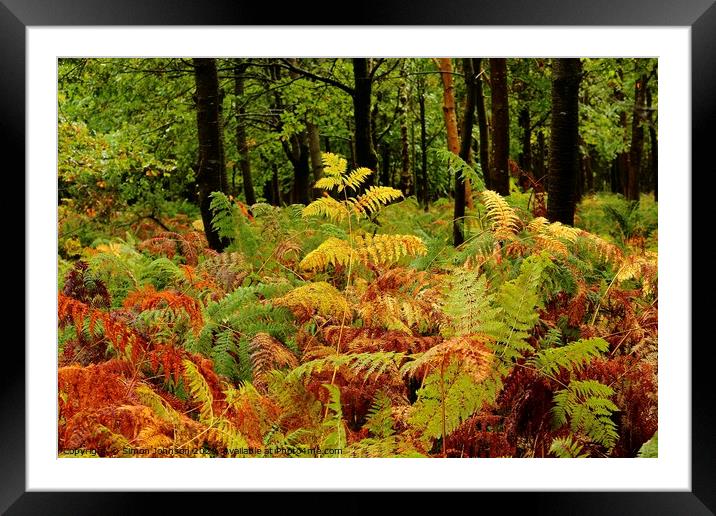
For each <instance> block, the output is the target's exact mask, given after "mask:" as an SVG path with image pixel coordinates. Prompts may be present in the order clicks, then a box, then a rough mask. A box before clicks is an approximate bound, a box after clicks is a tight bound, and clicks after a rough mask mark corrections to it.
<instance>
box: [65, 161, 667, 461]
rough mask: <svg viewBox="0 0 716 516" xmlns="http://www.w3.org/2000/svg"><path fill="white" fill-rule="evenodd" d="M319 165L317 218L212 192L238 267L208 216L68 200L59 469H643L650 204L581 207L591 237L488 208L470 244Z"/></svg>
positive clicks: (654, 306)
mask: <svg viewBox="0 0 716 516" xmlns="http://www.w3.org/2000/svg"><path fill="white" fill-rule="evenodd" d="M324 164H325V169H324V170H325V175H324V177H323V178H322V179H320V180H319V181H318V182H317V183H316V185H315V186H316V191H317V192H320V193H321V195H319V196H318V198H317V199H316V200H315V201H313V202H312V203H311V204H309V205H308V206H303V205H291V206H287V207H283V208H277V207H274V206H270V205H268V204H265V203H258V204H254V205H253V206H246V205H244V204H242V203H241V202H239V201H237V200H235V199H233V198H230V197H227V196H225V195H224V194H221V193H215V194H213V197H212V211H213V214H214V218H213V222H212V224H213V226H214V227H215V228H216V229H217V230H218V232H219V234H220V236H221V237H222V238H223V239H225V240H226V241H227V242H228V243H229V245H228V247H227V248H226V250H225V251H224V252H222V253H217V252H215V251H212V250H211V249H209V248H208V246H207V242H206V239H205V236H204V233H203V231H202V229H203V228H202V226H201V222H200V220H195V219H196V217H195V216H194V217H192V216H191V215H189V216H187V215H185V214H181V213H176V214H173V215H172V216H165V217H163V218H160V219H159V220H158V221H155V220H151V219H149V218H146V217H145V218H141V219H137V220H131V217H127V219H126V224H125V223H121V224H120V223H116V221H115V223H114V224H109V225H107V226H106V227H105V229H104V232H103V231H102V229H101V228H100V227H99V226H92V225H91V224H90V225H85V224H84V221H83V218H87V217H90V216H91V215H87V214H86V213H83V214H79V213H77V212H73V211H72V209H71V207H67V206H63V207H61V209H60V249H59V252H60V258H59V276H58V277H59V285H58V287H59V294H58V323H59V329H58V332H59V339H58V340H59V342H58V344H59V346H58V361H59V372H58V410H59V422H58V446H59V452H60V456H78V455H79V456H82V454H78V453H77V452H76V450H85V451H87V453H86V454H85V455H84V456H90V455H93V454H96V455H99V456H104V457H123V456H151V457H161V456H169V455H171V456H186V457H196V456H200V457H267V456H273V457H320V456H323V457H336V456H338V457H423V456H430V457H635V456H637V455H639V453H640V450H641V449H642V447H643V445H644V444H645V443H647V442H648V441H649V440H650V439H652V437H653V436H654V434H655V432H656V430H657V336H658V332H657V325H658V315H657V312H658V288H657V253H656V249H657V232H656V205H655V204H654V203H650V202H649V200H648V199H645V200H642V201H641V202H640V203H629V202H627V201H624V200H623V199H622V198H619V197H617V196H613V195H612V196H609V195H601V194H600V195H597V196H591V197H585V199H584V200H583V201H582V204H581V205H580V208H579V210H578V212H577V218H576V220H577V224H578V225H579V226H581V227H582V228H584V229H580V228H573V227H570V226H565V225H562V224H560V223H550V222H548V221H547V220H546V219H545V218H543V217H535V216H534V215H533V213H532V208H533V207H534V206H533V204H534V203H533V202H532V201H533V199H529V198H528V197H527V194H520V193H518V192H515V193H514V194H513V195H510V196H509V197H507V198H503V197H501V196H500V195H498V194H497V193H495V192H492V191H489V190H483V191H479V192H478V191H476V192H475V194H474V201H475V202H474V208H473V209H469V210H468V212H467V215H466V217H465V220H464V222H463V224H464V231H465V235H466V241H465V243H464V244H463V245H461V246H460V247H458V248H457V249H456V248H454V247H452V245H451V243H450V237H451V231H452V207H451V202H450V201H448V200H440V201H438V202H436V203H434V204H433V205H432V206H431V207H430V210H429V211H424V210H423V209H422V208H421V207H419V206H418V205H417V203H416V202H415V200H414V198H409V199H403V197H402V194H401V193H400V191H399V190H395V189H393V188H390V187H383V186H380V187H379V186H368V187H367V186H366V184H368V182H367V180H368V178H369V177H370V175H371V171H370V170H368V169H358V170H352V171H348V170H346V162H345V160H343V159H342V158H340V157H339V156H337V155H332V154H324ZM83 227H85V229H84V230H82V228H83ZM87 227H93V228H95V229H93V230H91V231H90V230H87V229H86V228H87ZM110 227H111V228H113V229H112V230H110V229H108V228H110ZM587 230H589V231H587ZM77 231H84V233H83V234H80V233H78V232H77ZM113 232H114V233H113ZM647 448H648V447H647ZM69 450H72V452H70V451H69ZM644 453H647V452H644ZM648 453H653V452H648ZM648 453H647V454H648ZM642 454H643V453H642Z"/></svg>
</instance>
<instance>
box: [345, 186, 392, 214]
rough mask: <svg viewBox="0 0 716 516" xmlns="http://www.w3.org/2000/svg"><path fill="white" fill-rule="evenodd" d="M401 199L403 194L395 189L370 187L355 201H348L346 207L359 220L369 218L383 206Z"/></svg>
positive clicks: (352, 199)
mask: <svg viewBox="0 0 716 516" xmlns="http://www.w3.org/2000/svg"><path fill="white" fill-rule="evenodd" d="M401 197H403V193H402V192H401V191H400V190H396V189H395V188H391V187H389V186H371V187H369V188H368V189H367V190H366V193H364V194H363V195H361V196H360V197H358V198H357V199H354V198H351V199H349V200H348V205H349V206H350V207H351V208H352V209H353V211H354V212H355V213H356V214H357V215H358V217H359V218H360V217H361V216H363V217H370V216H372V215H375V214H376V213H378V212H379V211H380V210H381V208H382V207H383V206H385V205H387V204H388V203H390V202H392V201H396V200H398V199H400V198H401Z"/></svg>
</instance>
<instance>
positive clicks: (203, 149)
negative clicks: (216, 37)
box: [193, 58, 228, 251]
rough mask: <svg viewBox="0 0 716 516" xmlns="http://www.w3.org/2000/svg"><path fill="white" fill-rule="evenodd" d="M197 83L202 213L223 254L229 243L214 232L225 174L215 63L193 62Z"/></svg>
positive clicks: (211, 237) (212, 244) (213, 243)
mask: <svg viewBox="0 0 716 516" xmlns="http://www.w3.org/2000/svg"><path fill="white" fill-rule="evenodd" d="M193 64H194V79H195V81H196V122H197V133H198V138H199V170H198V172H197V178H196V180H197V185H198V189H199V210H200V211H201V219H202V222H203V223H204V233H205V234H206V240H207V242H208V243H209V247H210V248H211V249H213V250H215V251H223V250H224V249H225V248H226V246H227V245H228V242H227V241H226V239H222V238H219V234H218V233H217V232H216V231H215V230H214V229H213V228H212V226H211V219H212V218H213V216H212V213H211V209H210V208H209V206H210V204H211V198H210V195H211V193H212V192H220V191H222V181H223V180H224V178H225V177H226V173H225V171H224V161H223V159H222V158H223V149H222V139H221V124H220V119H219V80H218V77H217V72H216V60H215V59H198V58H195V59H194V60H193Z"/></svg>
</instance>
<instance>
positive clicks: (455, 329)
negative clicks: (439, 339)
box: [441, 267, 498, 337]
mask: <svg viewBox="0 0 716 516" xmlns="http://www.w3.org/2000/svg"><path fill="white" fill-rule="evenodd" d="M445 290H446V292H445V293H444V298H443V302H442V310H443V312H444V313H445V315H446V316H447V318H448V322H447V324H444V325H443V326H442V327H441V333H442V335H443V336H445V337H451V336H454V335H457V336H459V335H467V334H470V333H479V332H481V331H483V330H484V329H485V325H486V324H487V323H488V322H489V321H491V320H495V319H496V318H497V316H498V309H496V308H494V307H493V306H492V305H493V304H494V302H495V298H494V295H492V294H489V293H488V288H487V277H486V276H485V275H484V274H482V275H481V274H480V271H479V269H468V268H463V267H460V268H457V269H455V270H453V272H452V274H451V276H450V278H449V279H448V281H447V284H446V289H445Z"/></svg>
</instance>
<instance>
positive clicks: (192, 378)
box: [182, 360, 214, 424]
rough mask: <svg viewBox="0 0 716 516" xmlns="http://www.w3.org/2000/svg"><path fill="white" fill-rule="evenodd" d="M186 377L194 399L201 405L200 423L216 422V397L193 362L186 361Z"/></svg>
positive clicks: (184, 362)
mask: <svg viewBox="0 0 716 516" xmlns="http://www.w3.org/2000/svg"><path fill="white" fill-rule="evenodd" d="M182 364H183V366H184V376H185V378H186V380H187V384H188V386H189V392H190V393H191V395H192V398H194V400H195V401H196V402H197V403H198V404H199V421H201V422H202V423H205V424H211V423H213V422H214V408H213V405H214V396H213V394H212V393H211V388H210V387H209V384H208V383H206V379H205V378H204V376H203V375H202V374H201V372H200V371H199V369H198V368H197V366H196V364H194V362H192V361H191V360H184V361H183V362H182Z"/></svg>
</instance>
